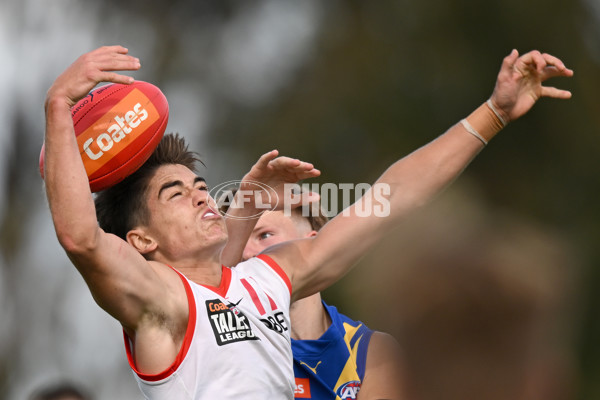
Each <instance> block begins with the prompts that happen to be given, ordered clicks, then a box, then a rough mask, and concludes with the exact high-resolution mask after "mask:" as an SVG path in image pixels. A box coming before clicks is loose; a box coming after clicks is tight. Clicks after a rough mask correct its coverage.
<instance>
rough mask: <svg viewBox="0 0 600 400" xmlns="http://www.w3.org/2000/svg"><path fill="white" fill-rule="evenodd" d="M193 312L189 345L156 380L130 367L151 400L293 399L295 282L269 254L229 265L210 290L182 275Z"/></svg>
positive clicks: (186, 342)
mask: <svg viewBox="0 0 600 400" xmlns="http://www.w3.org/2000/svg"><path fill="white" fill-rule="evenodd" d="M180 276H181V278H182V281H183V283H184V286H185V290H186V293H187V297H188V303H189V308H190V316H189V320H188V327H187V331H186V334H185V339H184V341H183V345H182V348H181V350H180V352H179V354H178V355H177V358H176V359H175V361H174V363H173V364H172V365H171V366H170V367H169V368H168V369H167V370H165V371H163V372H162V373H160V374H157V375H146V374H142V373H140V372H139V371H137V370H136V368H135V362H134V358H133V356H132V351H131V349H132V343H131V340H130V339H129V338H128V337H127V335H125V348H126V351H127V357H128V359H129V364H130V366H131V368H132V369H133V371H134V376H135V378H136V380H137V381H138V385H139V387H140V389H141V390H142V393H143V394H144V397H145V398H146V399H150V400H188V399H189V400H192V399H193V400H198V399H208V400H215V399H219V400H225V399H235V400H241V399H252V400H256V399H269V400H271V399H292V398H293V397H294V373H293V369H292V350H291V344H290V332H289V327H290V314H289V306H290V294H291V283H290V281H289V279H288V277H287V275H286V274H285V272H283V270H282V269H281V268H280V267H279V266H278V265H277V264H276V263H275V262H274V261H273V260H272V259H271V258H270V257H268V256H265V255H260V256H258V257H257V258H252V259H250V260H248V261H245V262H243V263H240V264H238V265H237V266H236V267H235V268H226V267H223V277H222V279H221V285H220V286H219V287H218V288H216V287H209V286H203V285H198V284H196V283H194V282H192V281H189V280H188V279H187V278H185V277H184V276H183V275H182V274H180Z"/></svg>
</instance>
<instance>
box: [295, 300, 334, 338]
mask: <svg viewBox="0 0 600 400" xmlns="http://www.w3.org/2000/svg"><path fill="white" fill-rule="evenodd" d="M290 319H291V321H292V331H291V336H292V339H296V340H316V339H319V338H320V337H321V336H322V335H323V334H324V333H325V331H326V330H327V329H328V328H329V327H330V326H331V318H329V314H328V313H327V311H326V310H325V307H323V303H321V295H320V294H319V293H317V294H314V295H312V296H309V297H306V298H304V299H300V300H298V301H296V302H294V303H293V304H292V305H291V306H290Z"/></svg>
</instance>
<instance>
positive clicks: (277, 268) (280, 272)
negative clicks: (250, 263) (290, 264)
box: [256, 254, 292, 296]
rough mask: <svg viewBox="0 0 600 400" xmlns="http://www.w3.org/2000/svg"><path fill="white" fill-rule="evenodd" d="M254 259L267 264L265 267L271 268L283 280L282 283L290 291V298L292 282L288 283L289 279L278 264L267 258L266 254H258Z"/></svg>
mask: <svg viewBox="0 0 600 400" xmlns="http://www.w3.org/2000/svg"><path fill="white" fill-rule="evenodd" d="M256 258H260V259H261V260H262V261H264V262H265V263H267V265H268V266H269V267H271V268H272V269H273V271H275V272H277V275H279V276H280V277H281V279H283V281H284V282H285V284H286V285H287V287H288V290H289V291H290V296H291V295H292V282H290V278H289V277H288V276H287V274H286V273H285V271H284V270H283V269H281V267H280V266H279V264H277V263H276V262H275V260H273V259H272V258H271V257H269V256H268V255H266V254H259V255H257V256H256Z"/></svg>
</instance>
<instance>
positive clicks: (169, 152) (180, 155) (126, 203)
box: [95, 133, 202, 240]
mask: <svg viewBox="0 0 600 400" xmlns="http://www.w3.org/2000/svg"><path fill="white" fill-rule="evenodd" d="M198 162H199V163H202V161H201V160H200V158H199V156H198V154H197V153H195V152H193V151H190V150H188V145H187V143H186V142H185V139H184V138H183V137H180V136H179V134H173V133H169V134H166V135H165V136H164V137H163V138H162V140H161V141H160V143H159V144H158V146H157V147H156V150H154V152H153V153H152V155H151V156H150V158H148V160H147V161H146V162H145V163H144V164H143V165H142V166H141V167H140V168H139V169H138V170H137V171H135V172H134V173H133V174H131V175H129V176H128V177H127V178H125V179H124V180H123V181H121V182H119V183H117V184H116V185H114V186H112V187H110V188H108V189H105V190H103V191H102V192H100V193H98V194H97V195H96V199H95V203H96V217H97V218H98V223H99V224H100V227H101V228H102V229H103V230H104V231H105V232H109V233H113V234H115V235H117V236H119V237H120V238H122V239H123V240H126V235H127V232H129V231H130V230H131V229H133V228H135V227H136V226H139V225H145V224H147V223H148V221H149V218H150V213H149V211H148V207H147V203H146V194H147V191H148V185H149V184H150V180H151V179H152V177H153V176H154V174H155V173H156V171H157V170H158V168H159V167H161V166H163V165H168V164H180V165H183V166H185V167H187V168H189V169H190V170H192V171H194V172H196V166H197V163H198Z"/></svg>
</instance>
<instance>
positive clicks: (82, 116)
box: [73, 83, 131, 125]
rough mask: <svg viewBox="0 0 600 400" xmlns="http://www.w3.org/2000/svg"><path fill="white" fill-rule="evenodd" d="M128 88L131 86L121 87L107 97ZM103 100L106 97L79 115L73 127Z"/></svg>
mask: <svg viewBox="0 0 600 400" xmlns="http://www.w3.org/2000/svg"><path fill="white" fill-rule="evenodd" d="M113 85H114V83H113ZM130 86H131V85H125V86H122V87H120V88H118V89H117V90H115V91H114V92H111V93H110V94H109V95H110V96H112V95H113V94H115V93H117V92H119V91H121V90H123V89H126V88H127V87H130ZM98 89H100V88H98ZM92 92H93V90H92ZM92 92H90V93H92ZM90 93H88V94H87V95H88V96H89V95H90ZM105 99H106V97H103V98H102V99H100V100H98V101H97V102H96V103H94V105H92V106H91V107H90V108H89V110H87V111H86V112H85V113H83V114H82V115H81V117H80V118H79V119H78V120H77V122H75V123H74V124H73V125H76V124H78V123H79V121H81V120H82V119H83V118H84V117H85V116H86V115H88V113H90V112H91V111H92V110H93V109H94V108H96V107H97V106H99V105H100V103H102V101H104V100H105Z"/></svg>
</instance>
